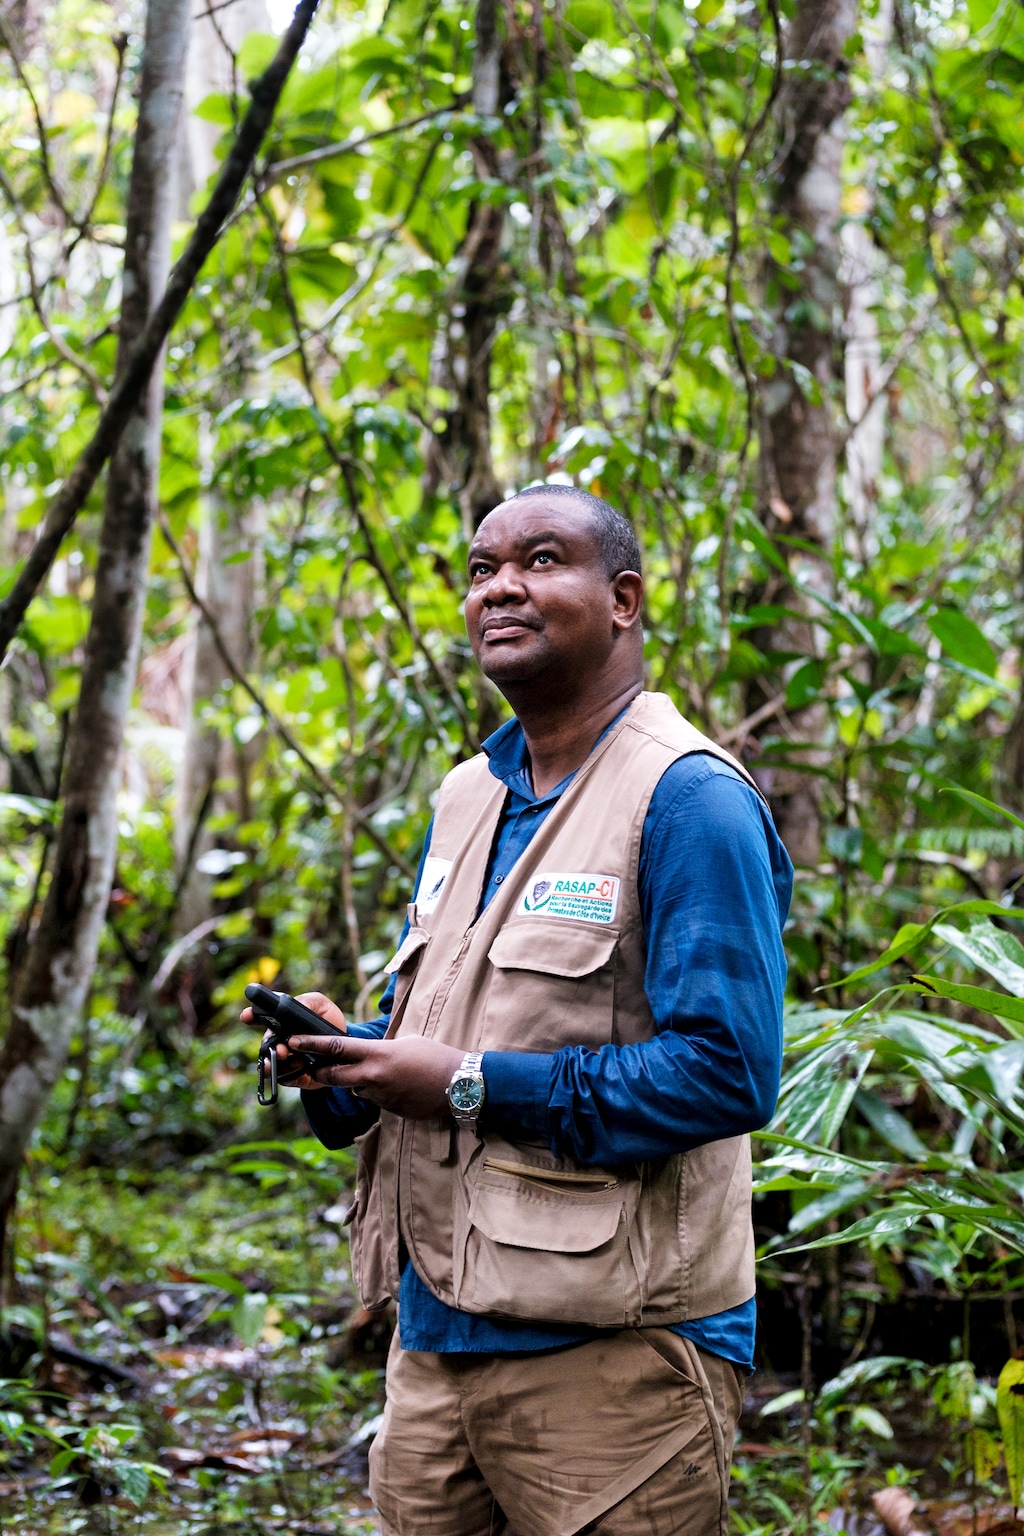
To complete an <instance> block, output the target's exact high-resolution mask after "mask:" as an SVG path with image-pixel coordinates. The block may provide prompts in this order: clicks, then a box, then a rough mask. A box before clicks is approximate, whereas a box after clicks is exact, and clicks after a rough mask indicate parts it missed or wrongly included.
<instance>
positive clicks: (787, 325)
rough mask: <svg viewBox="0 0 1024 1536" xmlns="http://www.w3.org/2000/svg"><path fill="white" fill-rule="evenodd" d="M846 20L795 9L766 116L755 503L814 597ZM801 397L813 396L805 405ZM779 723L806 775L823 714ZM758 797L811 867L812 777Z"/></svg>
mask: <svg viewBox="0 0 1024 1536" xmlns="http://www.w3.org/2000/svg"><path fill="white" fill-rule="evenodd" d="M857 10H858V7H857V0H797V5H796V9H795V11H794V14H793V18H792V20H791V22H790V23H789V26H788V28H787V31H786V36H785V50H786V56H787V59H788V61H789V68H788V70H787V74H786V84H785V86H784V89H783V91H782V93H781V95H780V98H779V107H778V112H779V127H780V132H781V141H782V145H781V152H780V157H779V159H778V161H777V177H776V183H775V189H774V206H775V212H776V214H777V215H778V216H779V218H780V222H781V224H782V226H783V229H784V231H785V232H786V234H787V235H788V236H789V239H790V243H791V245H792V247H793V251H794V254H795V255H799V256H800V257H801V258H802V266H801V267H800V268H799V269H798V270H797V271H795V272H794V271H793V270H792V269H791V270H790V271H789V272H786V273H781V272H780V271H779V269H778V268H775V267H771V266H770V267H769V269H768V273H767V277H768V291H769V295H770V302H771V304H772V307H773V309H774V312H775V346H774V351H775V353H776V357H777V359H778V366H777V368H776V370H775V373H774V375H773V376H772V378H770V379H768V380H766V381H765V383H764V385H763V388H762V442H761V466H762V473H763V476H764V481H765V486H764V490H765V500H766V502H767V504H768V507H769V509H770V517H771V519H772V521H773V522H774V525H775V526H776V527H778V528H781V529H782V530H783V531H784V532H786V533H789V534H792V535H794V536H796V537H797V538H799V539H800V540H802V541H803V542H804V544H805V546H810V551H809V552H807V551H801V552H800V553H799V554H798V555H796V556H794V557H793V558H794V560H795V561H797V562H798V563H799V564H800V565H801V566H802V567H803V580H804V581H805V583H806V584H808V585H810V586H811V588H812V589H814V588H817V589H818V590H820V591H823V592H825V591H827V590H828V588H829V586H830V556H831V551H832V544H833V539H834V536H835V528H836V481H837V470H838V455H839V439H838V433H837V431H836V427H835V416H834V401H835V398H836V396H837V395H838V393H839V390H840V388H841V381H842V372H841V369H842V349H841V345H840V342H839V337H840V336H841V334H842V287H841V283H840V275H839V267H840V260H841V245H840V236H839V216H840V198H841V192H842V182H841V169H842V150H843V137H844V114H845V112H846V108H847V106H848V104H849V101H850V88H849V84H848V82H847V78H846V77H847V69H848V65H847V60H846V55H845V49H846V45H847V43H848V42H849V41H850V39H851V38H852V37H853V35H854V33H855V31H856V29H857ZM794 282H795V283H796V287H795V288H794V286H793V284H794ZM808 376H809V378H810V380H812V381H813V385H810V384H809V383H808ZM812 393H815V394H817V395H818V397H819V398H818V399H817V400H814V399H811V398H810V395H811V394H812ZM775 601H785V602H786V603H787V605H788V606H790V607H793V608H796V609H798V610H800V611H803V612H805V613H806V614H807V618H806V619H800V620H793V621H791V622H789V623H787V624H785V625H783V626H780V627H779V628H778V629H777V630H775V631H773V632H772V633H771V634H770V635H769V636H767V637H764V636H762V637H761V638H762V644H767V646H768V647H769V648H770V649H772V650H776V651H788V652H796V653H798V654H799V655H800V656H801V657H807V656H813V655H814V654H815V652H816V650H817V648H818V645H819V637H818V636H817V634H816V632H815V625H814V622H813V614H812V612H811V607H810V604H809V603H807V602H806V600H805V599H804V598H803V597H802V595H801V594H800V593H799V592H798V591H795V590H792V589H791V590H789V591H788V592H785V593H776V594H775ZM787 725H788V730H789V733H790V736H791V740H792V741H793V742H794V744H795V745H796V746H797V753H794V754H793V755H794V757H795V758H797V760H798V761H800V762H801V763H807V765H808V767H813V766H815V756H814V752H813V748H814V746H816V745H818V744H820V743H821V740H822V737H823V734H824V730H825V726H826V711H825V707H824V705H823V704H821V703H815V704H812V705H810V707H807V708H804V709H802V710H801V711H800V712H799V714H797V715H794V716H791V717H790V719H789V721H788V723H787ZM808 744H810V746H811V751H810V752H808V751H807V750H806V747H807V745H808ZM802 749H803V750H802ZM767 787H768V791H769V798H770V799H771V802H772V809H773V811H774V813H775V817H776V821H777V823H778V827H779V831H780V834H781V835H782V837H783V839H784V840H785V842H786V845H787V847H788V848H789V851H790V854H791V855H792V857H793V859H794V861H795V862H796V863H797V864H803V865H814V864H816V863H817V862H818V857H819V849H820V836H821V781H820V778H819V777H817V776H815V775H814V774H813V773H809V772H804V771H801V769H800V768H798V767H796V766H794V767H785V768H779V769H776V770H774V771H773V772H772V774H771V776H770V781H769V782H768V785H767Z"/></svg>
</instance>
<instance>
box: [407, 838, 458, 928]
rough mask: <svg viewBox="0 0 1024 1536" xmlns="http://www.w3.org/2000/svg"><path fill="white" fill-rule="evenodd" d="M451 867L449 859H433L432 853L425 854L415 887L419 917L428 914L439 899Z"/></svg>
mask: <svg viewBox="0 0 1024 1536" xmlns="http://www.w3.org/2000/svg"><path fill="white" fill-rule="evenodd" d="M451 868H452V860H451V859H435V858H434V855H433V854H432V853H428V854H427V857H426V858H425V859H424V861H423V874H422V875H421V876H420V883H419V885H418V886H417V887H416V910H417V911H418V912H419V914H420V916H421V917H426V916H429V914H430V913H431V912H433V910H434V908H435V907H436V906H437V904H438V902H439V901H440V900H441V896H442V894H443V892H444V886H445V881H446V880H447V879H448V876H449V875H450V874H451Z"/></svg>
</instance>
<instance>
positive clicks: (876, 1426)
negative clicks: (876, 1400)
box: [850, 1403, 893, 1440]
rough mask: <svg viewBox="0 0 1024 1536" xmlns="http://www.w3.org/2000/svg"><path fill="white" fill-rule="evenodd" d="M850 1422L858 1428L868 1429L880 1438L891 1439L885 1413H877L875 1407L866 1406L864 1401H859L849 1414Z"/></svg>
mask: <svg viewBox="0 0 1024 1536" xmlns="http://www.w3.org/2000/svg"><path fill="white" fill-rule="evenodd" d="M850 1423H851V1424H853V1425H854V1426H856V1427H857V1428H860V1429H869V1430H870V1431H871V1433H872V1434H873V1435H877V1436H878V1437H879V1439H881V1440H891V1439H892V1436H893V1431H892V1425H891V1424H890V1423H889V1420H888V1419H887V1418H886V1417H885V1414H884V1413H879V1411H878V1409H877V1408H869V1407H867V1406H866V1404H864V1403H860V1404H859V1405H858V1406H857V1407H856V1408H855V1409H854V1410H853V1412H852V1413H851V1414H850Z"/></svg>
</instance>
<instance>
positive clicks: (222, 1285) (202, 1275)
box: [192, 1269, 246, 1296]
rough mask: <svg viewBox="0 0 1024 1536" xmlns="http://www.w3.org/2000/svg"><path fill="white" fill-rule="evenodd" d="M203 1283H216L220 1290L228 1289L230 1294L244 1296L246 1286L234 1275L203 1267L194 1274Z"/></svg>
mask: <svg viewBox="0 0 1024 1536" xmlns="http://www.w3.org/2000/svg"><path fill="white" fill-rule="evenodd" d="M192 1279H193V1280H198V1281H199V1282H200V1284H201V1285H215V1286H216V1287H217V1288H218V1290H221V1291H227V1293H228V1295H229V1296H244V1295H245V1294H246V1288H245V1286H244V1285H243V1284H242V1282H241V1280H236V1279H235V1277H234V1275H225V1274H223V1273H222V1272H221V1271H220V1270H213V1269H201V1270H199V1271H197V1273H196V1274H194V1275H193V1276H192Z"/></svg>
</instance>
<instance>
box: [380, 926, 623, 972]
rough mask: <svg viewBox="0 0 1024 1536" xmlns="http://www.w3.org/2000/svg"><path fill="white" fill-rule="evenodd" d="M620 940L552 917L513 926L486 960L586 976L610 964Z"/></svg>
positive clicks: (515, 967) (523, 968)
mask: <svg viewBox="0 0 1024 1536" xmlns="http://www.w3.org/2000/svg"><path fill="white" fill-rule="evenodd" d="M410 937H411V935H410ZM618 937H619V936H618V934H617V933H607V932H605V933H602V932H601V930H600V929H596V928H575V927H570V925H569V923H568V922H566V921H565V920H564V919H558V918H551V917H549V918H544V919H538V920H536V921H534V922H526V923H510V924H509V925H508V926H507V927H505V928H502V930H501V932H500V933H499V934H498V936H497V938H496V939H495V940H494V943H493V944H492V945H491V947H490V949H489V950H488V951H487V958H488V960H490V962H491V964H492V965H496V966H498V967H499V968H500V969H501V970H508V971H541V972H543V973H544V975H546V976H587V975H589V973H590V972H591V971H597V970H600V968H601V966H602V965H607V964H608V961H609V960H610V959H611V957H612V955H613V954H614V952H615V945H616V943H617V942H618Z"/></svg>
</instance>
